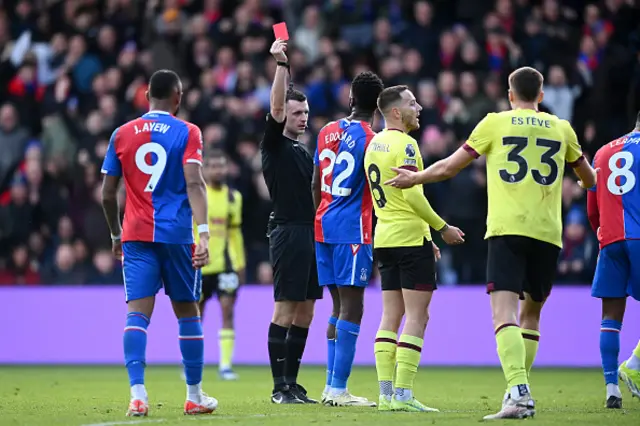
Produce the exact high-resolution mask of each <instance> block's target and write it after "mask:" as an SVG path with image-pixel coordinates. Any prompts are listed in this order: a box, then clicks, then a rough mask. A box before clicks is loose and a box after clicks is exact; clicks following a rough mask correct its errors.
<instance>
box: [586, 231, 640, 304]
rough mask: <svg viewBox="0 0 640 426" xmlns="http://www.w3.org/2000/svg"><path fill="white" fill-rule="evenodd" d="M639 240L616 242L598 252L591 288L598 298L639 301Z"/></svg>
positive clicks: (593, 294) (592, 293)
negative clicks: (625, 298)
mask: <svg viewBox="0 0 640 426" xmlns="http://www.w3.org/2000/svg"><path fill="white" fill-rule="evenodd" d="M639 259H640V240H626V241H618V242H616V243H613V244H609V245H608V246H605V247H603V248H602V250H600V255H599V256H598V265H597V266H596V273H595V276H594V278H593V285H592V286H591V295H592V296H593V297H598V298H624V297H627V296H631V297H633V298H634V299H636V300H640V262H639V261H638V260H639Z"/></svg>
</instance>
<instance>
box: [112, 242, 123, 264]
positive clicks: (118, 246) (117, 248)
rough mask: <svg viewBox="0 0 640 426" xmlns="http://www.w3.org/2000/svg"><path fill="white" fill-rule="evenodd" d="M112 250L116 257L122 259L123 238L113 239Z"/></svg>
mask: <svg viewBox="0 0 640 426" xmlns="http://www.w3.org/2000/svg"><path fill="white" fill-rule="evenodd" d="M111 252H112V253H113V255H114V256H115V258H116V259H118V260H122V240H121V239H119V238H118V239H117V240H112V241H111Z"/></svg>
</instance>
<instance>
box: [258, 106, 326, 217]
mask: <svg viewBox="0 0 640 426" xmlns="http://www.w3.org/2000/svg"><path fill="white" fill-rule="evenodd" d="M284 123H285V122H284V121H283V122H282V123H278V122H277V121H276V120H275V119H274V118H273V117H272V116H271V114H267V126H266V129H265V132H264V137H263V138H262V142H261V143H260V152H261V153H262V174H263V176H264V180H265V181H266V183H267V187H268V188H269V195H270V196H271V201H272V202H273V213H274V217H273V223H274V224H278V225H279V224H292V225H293V224H298V225H313V220H314V216H315V207H314V204H313V196H312V194H311V179H312V178H313V158H312V157H311V155H310V154H309V152H307V150H306V149H305V148H304V147H303V146H302V145H300V144H299V143H298V141H295V140H293V139H290V138H288V137H286V136H285V135H283V134H282V131H283V130H284Z"/></svg>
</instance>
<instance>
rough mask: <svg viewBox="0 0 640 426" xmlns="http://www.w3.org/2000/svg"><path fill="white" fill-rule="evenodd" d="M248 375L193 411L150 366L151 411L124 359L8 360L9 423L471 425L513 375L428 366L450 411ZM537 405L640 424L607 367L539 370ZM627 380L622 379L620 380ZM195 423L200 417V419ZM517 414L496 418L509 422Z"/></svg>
mask: <svg viewBox="0 0 640 426" xmlns="http://www.w3.org/2000/svg"><path fill="white" fill-rule="evenodd" d="M237 371H238V373H239V374H240V380H239V381H237V382H222V381H220V380H219V379H218V378H217V374H216V369H215V367H207V368H206V370H205V379H204V386H203V388H204V390H205V392H208V393H209V394H210V395H212V396H215V397H216V398H217V399H218V400H219V402H220V405H219V407H218V410H217V411H216V412H215V413H214V414H212V415H206V416H194V417H192V416H184V415H183V414H182V406H183V404H184V399H185V392H186V391H185V386H184V382H182V380H181V379H180V375H179V369H178V367H177V366H153V365H152V366H149V367H148V368H147V378H146V382H147V389H148V391H149V394H150V401H149V402H150V404H149V405H150V412H149V417H146V418H134V419H130V418H127V417H125V415H124V414H125V411H126V408H127V405H128V402H129V389H128V380H127V375H126V372H125V369H124V368H123V367H118V366H96V367H89V366H82V367H69V366H64V367H54V366H46V367H45V366H42V367H41V366H37V367H36V366H33V367H31V366H1V367H0V424H1V425H3V426H9V425H29V426H31V425H34V426H39V425H43V426H44V425H48V426H58V425H65V426H82V425H93V426H116V425H127V424H137V425H145V424H149V425H155V424H158V425H161V426H164V425H174V424H180V425H183V424H186V425H189V424H192V425H193V424H201V425H207V424H212V425H214V424H215V425H261V426H262V425H264V426H272V425H287V426H298V425H301V426H306V425H313V426H315V425H320V424H329V423H333V424H336V425H353V424H356V423H363V424H365V425H375V426H382V425H389V424H392V423H393V422H401V424H402V425H403V426H404V425H412V424H415V425H443V426H461V425H472V424H475V423H476V422H478V421H480V420H481V419H482V417H483V416H484V415H486V414H490V413H493V412H495V411H497V410H498V409H499V406H500V402H501V398H502V394H503V390H504V381H503V380H504V379H503V377H502V373H501V370H499V369H497V368H487V369H473V368H435V367H432V368H421V369H419V371H418V376H417V378H416V389H415V393H416V396H417V397H418V399H420V400H421V401H422V402H423V403H425V404H427V405H429V406H431V407H436V408H439V409H440V410H441V413H388V412H387V413H378V411H377V409H371V408H354V407H344V408H342V407H341V408H334V407H324V406H322V405H320V404H318V405H304V406H302V405H288V406H285V405H274V404H272V403H271V402H270V401H269V395H270V391H271V380H270V373H269V370H268V368H267V367H241V368H238V369H237ZM324 375H325V373H324V369H323V368H321V367H304V366H303V368H302V373H301V375H300V381H301V383H303V384H304V385H305V386H306V387H307V389H308V390H309V393H310V396H312V397H314V398H317V397H319V394H320V392H321V391H322V388H323V387H324ZM531 381H532V389H533V395H534V397H535V399H536V402H537V405H538V413H537V415H536V417H535V418H534V419H531V420H526V421H527V422H535V423H534V424H535V425H537V426H546V425H554V426H564V425H594V426H595V425H598V426H601V425H605V424H611V425H616V426H623V425H630V426H631V425H635V426H638V425H640V401H638V399H632V398H631V395H630V394H629V392H627V389H626V388H624V389H623V398H624V409H623V410H607V409H605V408H604V407H603V404H604V396H605V395H604V385H603V379H602V374H601V373H600V371H599V370H595V369H593V370H587V369H575V370H564V369H537V370H536V369H534V372H533V374H532V377H531ZM349 387H350V390H351V391H352V392H353V394H355V395H361V396H366V397H368V398H370V399H374V400H376V401H377V395H378V384H377V382H376V374H375V370H374V369H373V368H355V369H354V371H353V374H352V376H351V379H350V380H349ZM621 387H623V386H621ZM194 422H195V423H194ZM505 422H513V421H509V420H505V421H497V422H495V421H494V422H493V423H497V424H503V423H505Z"/></svg>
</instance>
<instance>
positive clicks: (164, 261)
mask: <svg viewBox="0 0 640 426" xmlns="http://www.w3.org/2000/svg"><path fill="white" fill-rule="evenodd" d="M192 256H193V244H165V243H150V242H142V241H127V242H125V243H123V244H122V278H123V279H124V290H125V293H126V297H127V302H129V301H131V300H137V299H142V298H144V297H150V296H155V295H156V294H157V293H158V291H160V288H161V287H163V285H164V292H165V294H166V295H167V296H169V298H170V299H171V300H172V301H174V302H198V301H199V300H200V293H201V291H202V273H201V272H200V270H196V269H194V268H193V264H192Z"/></svg>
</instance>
